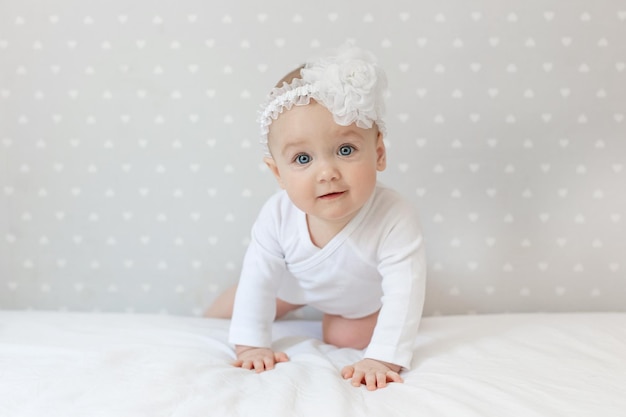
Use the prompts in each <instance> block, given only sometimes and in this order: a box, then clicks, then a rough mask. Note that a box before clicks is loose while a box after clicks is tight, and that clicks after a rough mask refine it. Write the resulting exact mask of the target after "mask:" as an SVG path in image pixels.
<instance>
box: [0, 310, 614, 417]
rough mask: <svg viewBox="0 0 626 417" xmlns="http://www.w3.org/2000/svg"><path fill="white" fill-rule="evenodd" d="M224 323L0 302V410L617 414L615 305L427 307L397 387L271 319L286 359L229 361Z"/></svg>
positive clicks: (16, 413)
mask: <svg viewBox="0 0 626 417" xmlns="http://www.w3.org/2000/svg"><path fill="white" fill-rule="evenodd" d="M228 325H229V322H228V321H227V320H218V319H203V318H195V317H184V316H171V315H141V314H124V313H119V314H104V313H92V314H86V313H73V312H72V313H64V312H24V311H20V312H17V311H4V312H0V375H1V377H0V416H3V417H4V416H6V417H26V416H47V417H53V416H63V417H70V416H110V417H118V416H119V417H121V416H125V417H126V416H150V417H158V416H173V417H174V416H175V417H196V416H211V415H215V416H325V417H330V416H383V415H385V416H421V417H431V416H432V417H434V416H455V417H463V416H481V417H487V416H498V417H501V416H568V417H573V416H594V417H595V416H602V417H618V416H620V417H623V416H626V395H625V394H626V391H625V390H626V388H625V387H626V313H572V314H567V313H563V314H553V313H552V314H505V315H502V314H493V315H464V316H440V317H426V318H424V319H423V321H422V324H421V328H420V333H419V336H418V337H417V339H416V341H415V358H414V361H413V367H412V369H411V370H410V371H408V372H404V373H403V377H404V379H405V383H403V384H391V385H390V386H389V387H387V388H385V389H382V390H378V391H373V392H370V391H367V390H366V388H365V387H364V386H362V387H361V388H355V387H353V386H351V385H350V383H349V382H348V381H345V380H343V379H341V377H340V376H339V370H340V369H341V367H342V366H344V365H345V364H347V363H351V362H353V361H355V360H357V359H358V358H359V357H360V356H361V354H362V352H360V351H358V350H355V349H338V348H335V347H333V346H330V345H327V344H324V343H322V342H321V341H320V334H321V325H320V322H318V321H315V320H285V321H279V322H277V323H276V324H275V327H274V346H275V347H276V348H277V349H281V350H284V351H285V352H287V354H288V355H289V356H290V358H291V361H290V362H288V363H284V364H279V365H278V367H277V368H276V369H275V370H273V371H270V372H265V373H262V374H255V373H253V372H251V371H247V370H242V369H238V368H234V367H232V366H230V364H229V363H230V362H231V361H232V360H233V358H234V352H233V349H232V347H231V346H229V345H228V343H227V341H226V337H227V332H228Z"/></svg>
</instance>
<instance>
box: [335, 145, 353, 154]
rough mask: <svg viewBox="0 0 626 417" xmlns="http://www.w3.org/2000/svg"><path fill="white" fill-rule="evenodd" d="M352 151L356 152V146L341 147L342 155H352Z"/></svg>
mask: <svg viewBox="0 0 626 417" xmlns="http://www.w3.org/2000/svg"><path fill="white" fill-rule="evenodd" d="M352 152H354V147H352V146H350V145H343V146H342V147H341V148H339V155H341V156H348V155H351V154H352Z"/></svg>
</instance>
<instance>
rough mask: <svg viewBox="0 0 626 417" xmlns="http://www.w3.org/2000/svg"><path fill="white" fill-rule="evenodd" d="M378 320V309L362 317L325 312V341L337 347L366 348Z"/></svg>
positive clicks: (323, 322) (323, 327)
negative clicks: (346, 316)
mask: <svg viewBox="0 0 626 417" xmlns="http://www.w3.org/2000/svg"><path fill="white" fill-rule="evenodd" d="M377 321H378V311H377V312H376V313H374V314H370V315H369V316H366V317H362V318H360V319H347V318H345V317H341V316H335V315H332V314H324V318H323V320H322V333H323V335H324V342H325V343H329V344H331V345H335V346H337V347H350V348H355V349H365V348H366V347H367V346H368V345H369V344H370V341H371V340H372V334H373V333H374V327H376V323H377Z"/></svg>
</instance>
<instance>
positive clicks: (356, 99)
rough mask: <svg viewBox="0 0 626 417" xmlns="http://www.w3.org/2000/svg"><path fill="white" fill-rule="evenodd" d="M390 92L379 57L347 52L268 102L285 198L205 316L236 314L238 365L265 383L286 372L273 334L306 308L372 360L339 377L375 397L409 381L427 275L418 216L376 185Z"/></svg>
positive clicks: (332, 337)
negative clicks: (277, 370)
mask: <svg viewBox="0 0 626 417" xmlns="http://www.w3.org/2000/svg"><path fill="white" fill-rule="evenodd" d="M385 91H386V78H385V74H384V73H383V71H382V70H381V69H380V68H379V67H378V65H377V64H376V60H375V58H374V57H373V56H372V55H371V54H370V53H368V52H366V51H363V50H360V49H358V48H356V47H354V46H345V47H343V48H340V49H339V50H337V51H336V52H335V53H334V54H332V55H331V56H327V57H324V58H321V59H316V60H313V61H311V62H308V63H307V64H306V65H304V66H303V67H301V68H298V69H296V70H295V71H293V72H292V73H290V74H288V75H287V76H286V77H285V78H283V79H282V80H281V81H280V82H279V84H278V85H277V87H276V88H274V89H273V90H272V92H271V93H270V95H269V99H268V101H267V103H266V104H265V106H264V108H263V111H262V112H261V114H260V118H259V121H260V124H261V133H262V137H261V143H262V144H263V145H264V147H265V152H266V156H265V159H264V161H265V163H266V164H267V166H268V167H269V169H270V171H271V172H272V173H273V174H274V176H275V177H276V179H277V181H278V184H279V185H280V187H281V188H282V189H283V191H281V192H279V193H278V194H276V195H274V196H273V197H271V198H270V199H269V200H268V201H267V202H266V204H265V205H264V207H263V208H262V209H261V212H260V214H259V216H258V218H257V220H256V222H255V224H254V226H253V228H252V240H251V242H250V245H249V247H248V250H247V252H246V255H245V258H244V262H243V268H242V271H241V278H240V281H239V284H238V286H237V287H236V288H233V289H231V290H229V291H227V292H226V293H224V294H223V295H222V296H221V297H219V298H218V299H217V300H216V302H215V303H214V304H213V306H212V307H211V308H210V309H209V311H208V313H207V315H208V316H212V317H231V314H232V322H231V328H230V342H231V343H233V344H235V345H236V354H237V361H236V362H235V363H234V365H235V366H239V367H242V368H245V369H250V370H255V371H257V372H262V371H264V370H270V369H273V368H274V366H275V364H276V363H278V362H285V361H288V358H287V355H286V354H285V353H283V352H275V351H273V350H272V348H271V342H272V336H271V330H272V323H273V321H274V319H275V318H279V317H281V316H283V315H285V314H286V313H288V312H289V311H292V310H294V309H297V308H300V307H302V306H303V305H310V306H313V307H315V308H317V309H318V310H320V311H321V312H323V313H324V316H323V320H322V329H323V338H324V342H326V343H329V344H333V345H336V346H338V347H350V348H356V349H365V352H364V358H363V359H362V360H360V361H358V362H356V363H354V364H351V365H348V366H346V367H344V368H343V370H342V371H341V375H342V377H343V378H345V379H350V380H351V382H352V384H353V385H354V386H360V385H361V384H365V385H366V387H367V388H368V389H369V390H375V389H377V388H383V387H385V386H387V384H388V383H389V382H402V378H401V377H400V374H399V373H400V371H401V370H402V369H408V368H409V367H410V364H411V359H412V352H413V342H414V340H415V336H416V333H417V330H418V325H419V321H420V318H421V312H422V307H423V303H424V285H425V275H426V272H425V260H424V246H423V242H422V234H421V231H420V227H419V224H418V220H417V215H416V213H415V211H414V208H413V207H412V206H411V204H409V203H408V202H407V201H405V200H404V199H403V198H402V197H401V196H400V195H399V194H397V193H396V192H394V191H392V190H391V189H389V188H386V187H384V186H382V185H380V184H378V183H377V179H376V178H377V172H378V171H382V170H384V169H385V167H386V159H385V158H386V151H385V144H384V142H383V135H384V133H385V125H384V122H383V120H382V116H383V113H384V108H385V106H384V94H385ZM235 294H236V295H235Z"/></svg>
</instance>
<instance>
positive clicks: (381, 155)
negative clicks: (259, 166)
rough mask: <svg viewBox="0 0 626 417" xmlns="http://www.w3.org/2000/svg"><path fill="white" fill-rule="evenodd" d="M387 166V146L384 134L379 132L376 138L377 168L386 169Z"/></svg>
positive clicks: (379, 169)
mask: <svg viewBox="0 0 626 417" xmlns="http://www.w3.org/2000/svg"><path fill="white" fill-rule="evenodd" d="M385 168H387V149H386V148H385V140H384V139H383V134H382V133H381V132H378V137H377V138H376V169H377V170H378V171H384V170H385Z"/></svg>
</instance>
